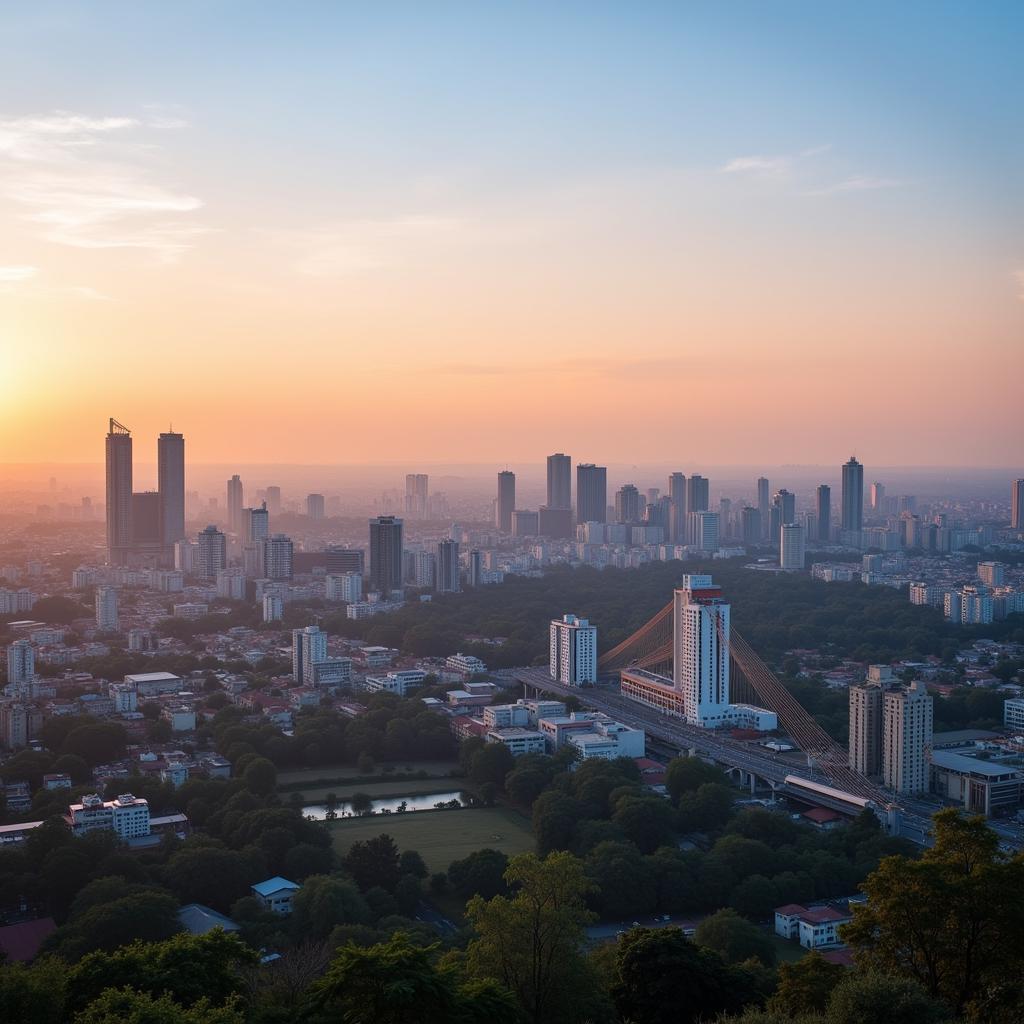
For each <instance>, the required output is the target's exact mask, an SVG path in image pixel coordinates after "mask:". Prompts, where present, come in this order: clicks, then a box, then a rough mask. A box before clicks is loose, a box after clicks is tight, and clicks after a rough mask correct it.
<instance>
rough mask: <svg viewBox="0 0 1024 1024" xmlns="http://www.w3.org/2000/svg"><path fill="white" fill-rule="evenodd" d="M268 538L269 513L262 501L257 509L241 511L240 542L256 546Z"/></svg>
mask: <svg viewBox="0 0 1024 1024" xmlns="http://www.w3.org/2000/svg"><path fill="white" fill-rule="evenodd" d="M269 536H270V513H269V511H268V510H267V503H266V502H265V501H264V502H262V503H261V505H260V507H259V508H246V509H243V510H242V540H243V541H244V542H245V543H246V544H258V543H260V542H261V541H264V540H266V539H267V537H269Z"/></svg>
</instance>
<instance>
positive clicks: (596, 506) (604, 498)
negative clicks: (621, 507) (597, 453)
mask: <svg viewBox="0 0 1024 1024" xmlns="http://www.w3.org/2000/svg"><path fill="white" fill-rule="evenodd" d="M607 518H608V470H607V468H606V467H605V466H595V465H593V464H592V463H589V462H581V463H580V464H579V465H578V466H577V467H576V522H577V523H603V522H605V521H606V519H607Z"/></svg>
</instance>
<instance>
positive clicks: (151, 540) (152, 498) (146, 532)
mask: <svg viewBox="0 0 1024 1024" xmlns="http://www.w3.org/2000/svg"><path fill="white" fill-rule="evenodd" d="M131 522H132V549H133V550H134V551H135V552H137V553H142V552H145V553H147V554H155V553H156V552H157V551H158V550H159V548H160V494H159V492H157V491H135V492H133V493H132V517H131Z"/></svg>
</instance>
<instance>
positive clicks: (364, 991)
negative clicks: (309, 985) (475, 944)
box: [313, 932, 517, 1024]
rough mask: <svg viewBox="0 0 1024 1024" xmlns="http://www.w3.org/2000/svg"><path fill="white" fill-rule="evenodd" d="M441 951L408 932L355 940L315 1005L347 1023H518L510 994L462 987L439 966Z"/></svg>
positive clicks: (328, 976) (340, 952)
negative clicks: (368, 942) (364, 943)
mask: <svg viewBox="0 0 1024 1024" xmlns="http://www.w3.org/2000/svg"><path fill="white" fill-rule="evenodd" d="M437 949H438V947H437V945H436V944H435V945H433V946H419V945H414V944H413V943H412V942H411V941H410V940H409V937H408V936H407V935H405V934H403V933H402V932H396V933H395V934H394V935H392V936H391V938H390V939H388V941H387V942H382V943H378V944H377V945H374V946H370V947H368V948H363V947H361V946H357V945H356V944H355V943H352V942H350V943H348V944H347V945H345V946H342V947H341V949H339V950H338V952H337V953H336V954H335V957H334V960H333V961H332V962H331V966H330V967H329V968H328V969H327V973H326V975H325V976H324V978H323V980H322V981H321V982H320V983H319V984H318V985H317V986H316V987H315V989H314V997H313V1002H314V1005H315V1006H318V1007H320V1008H322V1009H324V1010H327V1011H329V1012H330V1013H331V1019H340V1020H343V1021H346V1022H347V1024H409V1022H410V1021H416V1024H448V1022H450V1021H460V1022H463V1021H464V1022H465V1024H514V1022H515V1021H516V1018H517V1014H516V1007H515V1005H514V1004H513V1003H512V1001H511V999H509V998H508V997H507V994H504V993H501V992H499V991H498V990H497V989H496V988H495V987H494V985H493V983H483V984H477V985H473V986H462V985H460V984H459V980H458V978H457V977H456V975H455V973H454V972H453V971H452V970H448V969H443V968H438V966H437V965H436V963H435V959H434V958H435V954H436V952H437ZM335 1014H337V1017H335V1016H334V1015H335Z"/></svg>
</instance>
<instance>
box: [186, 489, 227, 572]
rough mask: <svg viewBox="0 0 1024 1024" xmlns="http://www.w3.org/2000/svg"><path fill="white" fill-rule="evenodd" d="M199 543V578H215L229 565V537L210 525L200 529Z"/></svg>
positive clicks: (197, 553) (197, 556) (197, 552)
mask: <svg viewBox="0 0 1024 1024" xmlns="http://www.w3.org/2000/svg"><path fill="white" fill-rule="evenodd" d="M236 479H237V478H236ZM198 543H199V547H198V550H197V551H196V571H197V573H198V575H199V578H200V579H204V580H215V579H216V578H217V573H219V572H220V571H221V570H222V569H226V568H227V566H228V545H227V538H226V537H225V536H224V534H223V533H221V532H220V530H218V529H217V527H216V526H213V525H210V526H208V527H207V528H206V529H205V530H202V531H200V533H199V537H198Z"/></svg>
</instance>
